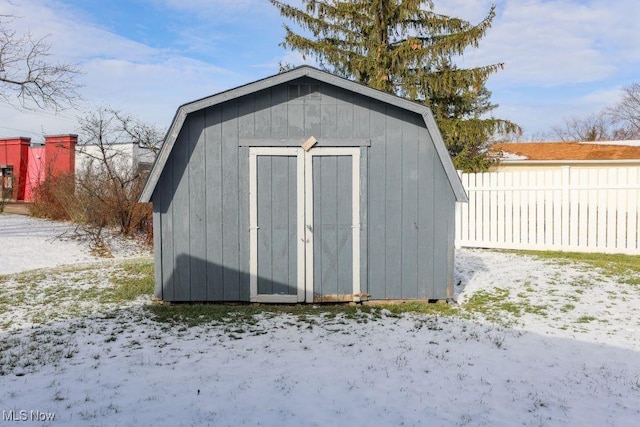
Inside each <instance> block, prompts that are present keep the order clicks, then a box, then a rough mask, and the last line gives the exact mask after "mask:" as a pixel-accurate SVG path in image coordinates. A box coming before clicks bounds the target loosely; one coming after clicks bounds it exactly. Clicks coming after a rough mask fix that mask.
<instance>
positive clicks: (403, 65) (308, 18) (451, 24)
mask: <svg viewBox="0 0 640 427" xmlns="http://www.w3.org/2000/svg"><path fill="white" fill-rule="evenodd" d="M269 1H270V2H271V3H272V4H273V5H274V6H276V7H277V8H278V9H279V10H280V13H281V14H282V16H284V17H286V18H288V19H290V20H292V21H293V22H295V23H296V24H298V25H299V26H300V27H301V28H302V30H303V32H305V33H306V34H309V37H306V36H305V35H302V34H298V33H296V32H294V31H293V30H292V29H291V28H290V27H289V26H287V25H285V31H286V34H285V39H284V42H283V43H282V46H284V47H285V48H288V49H292V50H297V51H299V52H301V53H302V54H303V55H305V56H312V57H315V58H316V60H317V61H318V63H319V64H320V66H321V67H322V68H324V69H325V70H327V71H330V72H332V73H334V74H337V75H339V76H342V77H345V78H348V79H352V80H355V81H357V82H360V83H363V84H365V85H368V86H371V87H373V88H376V89H379V90H382V91H385V92H389V93H393V94H396V95H399V96H403V97H405V98H408V99H410V100H412V101H418V102H422V103H424V104H426V105H427V106H429V107H430V108H431V111H432V112H433V114H434V116H435V119H436V121H437V123H438V126H439V127H440V131H441V132H442V135H443V138H444V140H445V143H446V145H447V148H448V150H449V153H450V154H451V156H452V158H453V161H454V164H455V166H456V167H457V168H459V169H463V170H465V171H478V170H485V169H487V168H488V166H489V165H490V164H491V158H490V157H489V156H488V155H487V151H486V150H487V148H488V147H489V145H490V144H491V140H492V139H493V138H494V137H495V136H496V135H499V134H503V133H508V132H519V131H520V129H519V127H518V126H517V125H516V124H514V123H511V122H509V121H506V120H501V119H496V118H486V117H485V115H486V114H487V113H489V112H491V111H492V110H493V109H495V108H496V107H497V105H496V104H492V103H491V102H490V100H489V98H490V96H491V92H490V91H488V90H487V89H486V87H485V83H486V81H487V79H488V78H489V76H490V75H491V74H493V73H495V72H497V71H498V70H500V69H502V67H503V64H493V65H487V66H482V67H475V68H468V69H461V68H458V67H457V66H456V65H455V63H454V58H455V57H456V56H458V55H462V54H463V52H464V50H465V49H466V48H467V47H477V46H478V43H479V40H480V39H481V38H482V37H483V36H484V35H485V34H486V32H487V30H488V29H489V27H490V26H491V22H492V20H493V18H494V16H495V7H491V9H490V10H489V12H488V14H487V16H486V17H485V19H484V20H482V22H480V23H478V24H476V25H472V24H471V23H469V22H468V21H465V20H462V19H459V18H455V17H450V16H445V15H441V14H437V13H435V12H433V2H432V1H430V0H302V2H303V4H304V7H303V8H297V7H294V6H291V5H289V4H287V3H284V2H282V1H278V0H269Z"/></svg>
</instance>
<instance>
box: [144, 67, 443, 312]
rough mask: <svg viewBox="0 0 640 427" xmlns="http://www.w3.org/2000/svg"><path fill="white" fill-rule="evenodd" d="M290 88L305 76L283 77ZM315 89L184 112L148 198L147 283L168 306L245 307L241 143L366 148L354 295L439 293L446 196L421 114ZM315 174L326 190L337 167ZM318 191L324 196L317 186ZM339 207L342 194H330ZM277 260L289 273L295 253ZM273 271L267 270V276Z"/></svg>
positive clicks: (284, 88)
mask: <svg viewBox="0 0 640 427" xmlns="http://www.w3.org/2000/svg"><path fill="white" fill-rule="evenodd" d="M298 83H303V84H304V83H308V81H307V80H306V79H305V78H302V79H299V81H294V82H292V84H298ZM315 84H317V82H315ZM320 90H321V95H318V94H315V95H314V96H309V95H307V96H301V97H297V98H293V99H289V84H284V85H279V86H274V87H272V88H269V89H266V90H262V91H259V92H256V93H252V94H249V95H246V96H243V97H241V98H238V99H234V100H232V101H227V102H224V103H222V104H218V105H215V106H212V107H209V108H206V109H204V110H201V111H200V112H196V113H192V114H190V115H189V116H187V118H186V121H185V123H184V125H183V128H182V129H181V131H180V133H179V134H178V137H177V140H176V144H175V146H174V148H173V150H172V153H171V155H170V158H169V160H168V162H167V163H166V166H165V168H164V170H163V171H162V174H161V176H160V179H159V181H158V185H157V187H156V189H155V192H154V196H153V201H154V221H155V222H154V223H155V224H157V226H158V227H159V230H158V231H157V234H158V237H159V240H160V241H161V243H156V251H159V252H160V253H159V254H157V255H156V256H157V257H158V263H159V264H160V265H161V268H160V269H159V270H158V272H157V276H156V280H157V281H160V282H161V283H162V286H161V288H157V290H156V295H158V296H160V297H162V298H163V299H165V300H169V301H203V300H207V301H248V299H249V275H248V274H249V148H248V147H247V146H244V145H243V146H240V141H241V140H251V139H254V140H256V141H259V140H260V139H269V140H271V141H274V140H284V141H292V140H293V141H300V143H301V142H302V141H304V139H306V138H307V137H308V136H310V135H313V136H315V137H316V138H317V139H318V140H320V141H322V142H323V144H327V145H331V142H330V141H331V139H332V138H339V139H340V140H343V141H344V140H345V139H350V138H354V139H357V140H369V141H370V146H368V147H362V148H361V150H362V152H361V158H360V165H361V180H360V182H361V186H360V201H361V212H360V219H361V240H360V244H361V257H360V263H361V277H360V280H361V289H362V291H363V292H367V293H369V294H370V296H371V298H373V299H400V298H402V299H413V298H419V299H431V298H447V297H449V296H450V292H449V291H450V289H451V285H452V283H451V278H452V274H453V270H452V268H453V264H452V261H453V237H452V231H453V207H454V203H455V202H454V200H455V197H454V194H453V192H452V189H451V186H450V184H449V182H448V180H447V176H446V173H445V171H444V168H443V166H442V164H441V163H440V160H439V158H438V156H437V154H436V151H435V147H434V146H433V142H432V139H431V137H430V135H429V132H428V130H427V129H426V126H425V124H424V121H423V119H422V118H421V117H420V116H419V115H418V114H415V113H413V112H409V111H407V110H403V109H401V108H398V107H395V106H392V105H388V104H386V103H383V102H381V101H376V100H373V99H371V98H366V97H364V96H361V95H359V94H357V93H353V92H350V91H347V90H345V89H342V88H338V87H334V86H331V85H326V84H321V85H320ZM325 160H328V159H325ZM322 164H323V166H322V167H321V168H319V170H320V169H322V168H324V167H325V166H324V160H323V161H322ZM327 164H329V163H327ZM288 167H289V166H287V168H288ZM327 167H329V166H327ZM336 167H337V166H336ZM327 170H328V169H327ZM322 173H324V174H325V175H323V176H322V177H321V178H319V179H322V180H323V181H326V180H327V179H329V178H327V177H329V176H333V182H334V184H335V182H336V178H337V177H338V175H337V174H338V173H339V172H338V171H337V169H336V171H335V172H333V173H332V172H327V171H325V172H322ZM288 179H290V180H291V177H289V178H288ZM337 179H338V180H343V179H342V178H337ZM344 179H346V178H344ZM274 182H275V181H274ZM262 183H263V179H262V178H259V179H258V185H261V184H262ZM265 184H266V183H265ZM318 188H320V189H322V190H323V191H320V194H319V197H323V192H324V188H325V187H323V186H320V187H318ZM294 190H295V188H294ZM341 191H342V190H341ZM329 196H330V195H329V194H327V197H329ZM330 198H331V197H329V199H330ZM329 199H327V200H324V199H321V201H320V202H319V203H321V204H327V203H332V202H331V201H330V200H329ZM344 200H350V199H347V198H345V197H342V198H338V200H335V199H334V201H335V203H341V202H343V201H344ZM278 203H284V201H280V202H278ZM287 203H291V202H290V201H289V202H287ZM335 207H336V206H335V205H334V206H333V209H334V212H336V211H335ZM322 209H324V208H322ZM346 210H347V207H346V206H345V207H344V209H342V208H341V209H340V212H343V211H346ZM348 210H349V211H350V206H349V208H348ZM291 211H292V209H289V214H291ZM293 211H295V210H293ZM322 212H324V210H323V211H322ZM336 213H337V212H336ZM278 215H285V213H284V212H283V213H278ZM336 220H337V218H336ZM289 237H290V236H289ZM292 244H293V243H291V242H289V245H288V246H291V245H292ZM336 244H337V243H336ZM273 249H274V250H276V251H278V250H280V249H282V248H280V249H278V248H273ZM337 249H338V248H337V246H336V250H337ZM350 250H351V248H350V247H349V251H350ZM293 255H295V253H294V254H293ZM263 256H264V255H263ZM288 256H289V261H288V265H289V266H288V267H287V273H286V274H287V275H288V276H287V277H291V275H292V274H293V273H294V271H293V270H291V259H294V258H291V256H292V254H291V253H289V255H288ZM345 256H346V255H345ZM349 257H350V253H349ZM314 262H315V261H314ZM318 262H319V263H322V262H325V261H324V260H320V261H318ZM283 268H284V267H283ZM345 271H346V270H344V271H343V270H340V271H338V270H336V272H335V275H336V280H335V283H336V288H335V293H338V294H339V293H341V292H345V293H346V292H350V288H349V289H348V290H347V288H346V287H345V288H344V289H343V288H339V287H338V282H340V283H346V279H345V280H343V279H338V276H340V277H342V276H344V275H345V274H346V273H345ZM284 274H285V271H284V270H282V271H280V272H278V273H277V278H278V281H279V280H284ZM280 276H282V278H280ZM287 280H289V279H287ZM323 280H324V279H323ZM273 281H276V280H275V279H273ZM341 286H342V285H341ZM331 293H334V291H333V290H332V291H331Z"/></svg>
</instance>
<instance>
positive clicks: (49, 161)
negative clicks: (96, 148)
mask: <svg viewBox="0 0 640 427" xmlns="http://www.w3.org/2000/svg"><path fill="white" fill-rule="evenodd" d="M77 142H78V135H71V134H70V135H51V136H45V137H44V146H42V145H32V144H31V138H24V137H17V138H0V192H1V193H0V197H2V198H3V199H9V200H17V201H29V200H31V199H32V198H33V190H34V189H35V188H36V187H37V186H38V185H39V184H40V183H41V182H42V181H44V179H45V177H46V176H60V175H64V174H67V173H74V170H75V158H76V155H75V147H76V144H77Z"/></svg>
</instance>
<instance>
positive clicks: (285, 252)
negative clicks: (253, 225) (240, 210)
mask: <svg viewBox="0 0 640 427" xmlns="http://www.w3.org/2000/svg"><path fill="white" fill-rule="evenodd" d="M256 172H257V209H258V212H257V213H258V224H257V225H258V295H270V294H274V295H297V294H298V290H297V282H298V279H297V274H298V273H297V259H296V257H297V251H296V233H297V221H296V210H297V207H296V194H297V188H296V187H297V186H296V175H297V173H296V157H291V156H258V157H257V170H256Z"/></svg>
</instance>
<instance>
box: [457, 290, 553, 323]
mask: <svg viewBox="0 0 640 427" xmlns="http://www.w3.org/2000/svg"><path fill="white" fill-rule="evenodd" d="M510 295H511V293H510V291H509V290H508V289H501V288H496V289H492V290H490V291H485V290H482V291H478V292H476V293H475V294H473V295H472V296H471V298H470V299H469V301H468V302H467V303H465V304H464V307H463V308H464V310H465V311H466V312H467V313H470V314H472V313H479V314H482V315H483V316H484V317H485V318H486V319H487V320H489V321H491V322H494V323H499V324H503V325H505V326H509V325H510V324H512V323H513V321H514V319H516V318H519V317H522V315H523V314H524V313H528V314H535V315H538V316H546V315H547V314H548V313H547V310H548V309H549V306H548V305H536V304H531V303H530V302H529V300H528V299H527V298H523V296H525V295H524V294H523V293H521V292H520V293H518V295H516V296H517V297H518V300H516V301H513V300H510V299H509V297H510Z"/></svg>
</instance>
